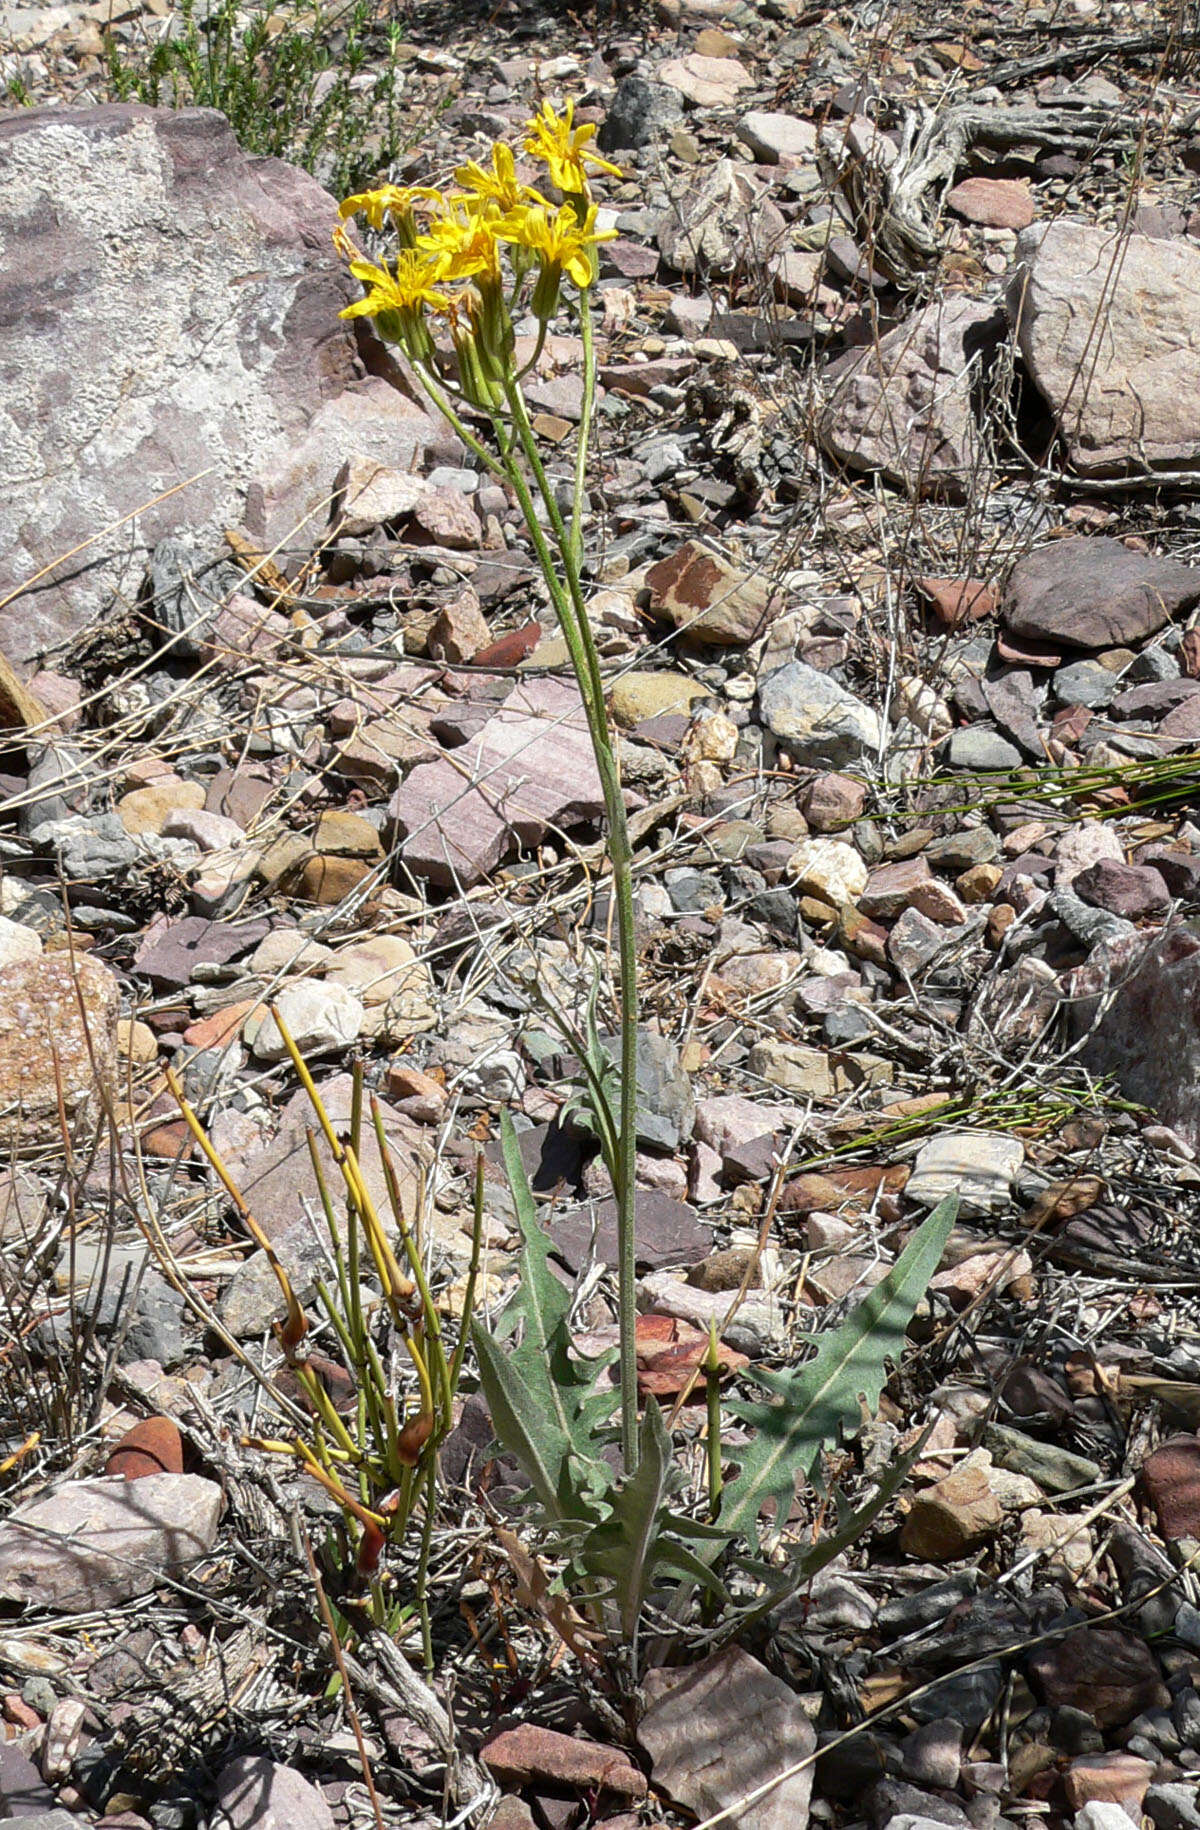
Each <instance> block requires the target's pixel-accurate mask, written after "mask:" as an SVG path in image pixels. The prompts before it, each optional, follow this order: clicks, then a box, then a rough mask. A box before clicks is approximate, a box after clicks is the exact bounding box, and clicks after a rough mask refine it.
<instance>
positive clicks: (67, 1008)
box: [0, 953, 121, 1149]
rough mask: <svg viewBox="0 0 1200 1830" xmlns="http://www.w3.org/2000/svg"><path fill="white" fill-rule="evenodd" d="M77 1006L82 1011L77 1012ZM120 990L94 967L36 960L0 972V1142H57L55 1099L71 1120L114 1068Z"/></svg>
mask: <svg viewBox="0 0 1200 1830" xmlns="http://www.w3.org/2000/svg"><path fill="white" fill-rule="evenodd" d="M81 1006H82V1009H81ZM120 1008H121V993H120V986H119V985H118V983H117V979H116V977H115V975H114V974H113V973H112V972H110V970H109V968H108V967H107V966H105V965H103V964H102V963H101V961H100V960H96V959H92V958H90V957H89V956H88V955H87V954H82V955H80V956H79V957H78V958H77V959H76V960H75V962H74V965H72V961H71V959H70V957H69V956H68V955H67V954H65V953H53V954H43V955H41V956H40V957H39V958H37V959H25V960H18V961H16V962H14V963H13V964H11V965H7V966H0V1143H2V1144H3V1146H4V1147H5V1148H21V1149H29V1148H31V1147H33V1146H35V1145H38V1144H45V1143H56V1144H57V1143H59V1142H60V1141H61V1129H60V1120H59V1104H58V1102H59V1092H60V1089H61V1093H62V1099H63V1103H64V1105H65V1107H66V1112H67V1117H68V1119H69V1120H71V1121H74V1120H75V1119H77V1118H81V1117H83V1116H84V1115H85V1114H86V1113H88V1112H89V1111H94V1110H96V1109H97V1106H98V1101H99V1096H100V1091H99V1088H98V1087H97V1075H99V1076H100V1078H101V1080H102V1081H104V1082H106V1083H107V1084H108V1086H109V1087H110V1088H111V1087H112V1086H113V1085H114V1084H115V1081H114V1076H115V1074H116V1066H117V1018H118V1016H119V1014H120Z"/></svg>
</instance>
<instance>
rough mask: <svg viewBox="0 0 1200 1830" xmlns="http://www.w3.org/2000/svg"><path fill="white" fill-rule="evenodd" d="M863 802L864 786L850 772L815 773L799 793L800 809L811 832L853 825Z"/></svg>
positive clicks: (864, 798) (865, 796) (835, 829)
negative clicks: (812, 778) (839, 773)
mask: <svg viewBox="0 0 1200 1830" xmlns="http://www.w3.org/2000/svg"><path fill="white" fill-rule="evenodd" d="M866 804H867V790H866V786H865V784H864V783H862V782H860V781H857V780H856V779H855V777H854V776H853V775H818V776H817V778H816V780H815V781H811V782H810V783H809V784H808V787H807V788H805V789H804V791H803V793H802V794H801V796H800V811H801V813H802V814H803V815H804V817H805V819H806V820H807V821H808V823H809V825H810V826H811V827H812V829H813V831H814V832H841V831H842V830H843V828H844V827H847V826H853V824H854V822H855V820H857V819H859V818H860V817H861V815H862V810H863V808H864V807H865V806H866Z"/></svg>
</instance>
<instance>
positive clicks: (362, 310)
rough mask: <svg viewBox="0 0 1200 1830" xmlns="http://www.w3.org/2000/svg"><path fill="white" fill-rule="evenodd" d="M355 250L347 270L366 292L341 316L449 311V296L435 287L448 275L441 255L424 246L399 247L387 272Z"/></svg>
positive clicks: (356, 316) (370, 316)
mask: <svg viewBox="0 0 1200 1830" xmlns="http://www.w3.org/2000/svg"><path fill="white" fill-rule="evenodd" d="M354 252H355V258H354V259H352V260H351V262H350V271H351V273H352V274H353V275H354V277H355V279H356V280H358V281H359V283H360V284H361V285H363V286H365V287H366V288H367V292H366V296H365V297H364V298H361V299H357V300H356V301H355V302H354V304H353V305H347V306H346V309H345V310H344V311H340V312H339V313H338V316H339V317H340V318H374V317H377V316H378V315H379V313H380V312H388V311H399V312H420V311H423V310H425V309H428V310H430V311H443V312H444V311H448V310H449V308H450V301H449V299H448V298H447V297H446V294H445V293H443V292H439V291H438V290H437V288H438V285H439V283H440V282H441V281H442V280H444V279H445V278H446V277H447V276H446V260H445V256H444V255H440V254H436V253H433V252H431V251H429V250H427V249H423V248H400V249H399V250H398V251H397V254H396V259H395V263H394V267H393V269H392V270H391V271H389V269H388V268H387V267H377V266H376V265H375V263H374V262H373V261H369V260H366V259H365V258H364V257H363V256H362V255H359V254H357V251H356V250H355V251H354Z"/></svg>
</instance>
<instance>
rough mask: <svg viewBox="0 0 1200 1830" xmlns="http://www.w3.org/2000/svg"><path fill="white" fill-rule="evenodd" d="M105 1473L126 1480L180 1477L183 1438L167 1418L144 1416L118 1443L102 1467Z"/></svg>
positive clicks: (181, 1471)
mask: <svg viewBox="0 0 1200 1830" xmlns="http://www.w3.org/2000/svg"><path fill="white" fill-rule="evenodd" d="M104 1472H105V1473H106V1474H122V1475H124V1477H125V1479H126V1480H127V1481H135V1480H140V1479H141V1477H142V1476H143V1475H146V1474H182V1473H183V1438H182V1437H181V1436H180V1434H179V1430H178V1427H177V1425H175V1424H174V1423H172V1422H171V1419H170V1418H169V1417H143V1419H142V1421H141V1422H140V1423H135V1424H134V1426H133V1428H132V1429H131V1430H126V1432H125V1434H124V1436H122V1438H121V1440H120V1442H119V1443H118V1444H117V1446H116V1448H115V1449H114V1450H113V1452H112V1454H111V1455H110V1456H109V1458H108V1460H107V1461H106V1462H105V1464H104Z"/></svg>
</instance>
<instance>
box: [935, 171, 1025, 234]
mask: <svg viewBox="0 0 1200 1830" xmlns="http://www.w3.org/2000/svg"><path fill="white" fill-rule="evenodd" d="M946 202H947V203H948V204H949V206H950V208H951V209H952V210H953V211H954V213H955V215H956V216H961V217H963V219H964V220H965V221H966V222H974V223H978V224H979V225H980V227H981V228H985V229H1027V228H1028V227H1029V225H1030V223H1031V222H1032V221H1033V219H1034V217H1035V216H1036V215H1037V205H1036V204H1035V203H1034V200H1033V197H1032V195H1031V193H1030V190H1029V186H1028V185H1027V184H1025V183H1023V182H1022V181H1021V180H1020V179H1017V178H964V179H963V181H962V183H961V184H956V185H955V186H954V188H953V189H952V190H950V191H947V193H946Z"/></svg>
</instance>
